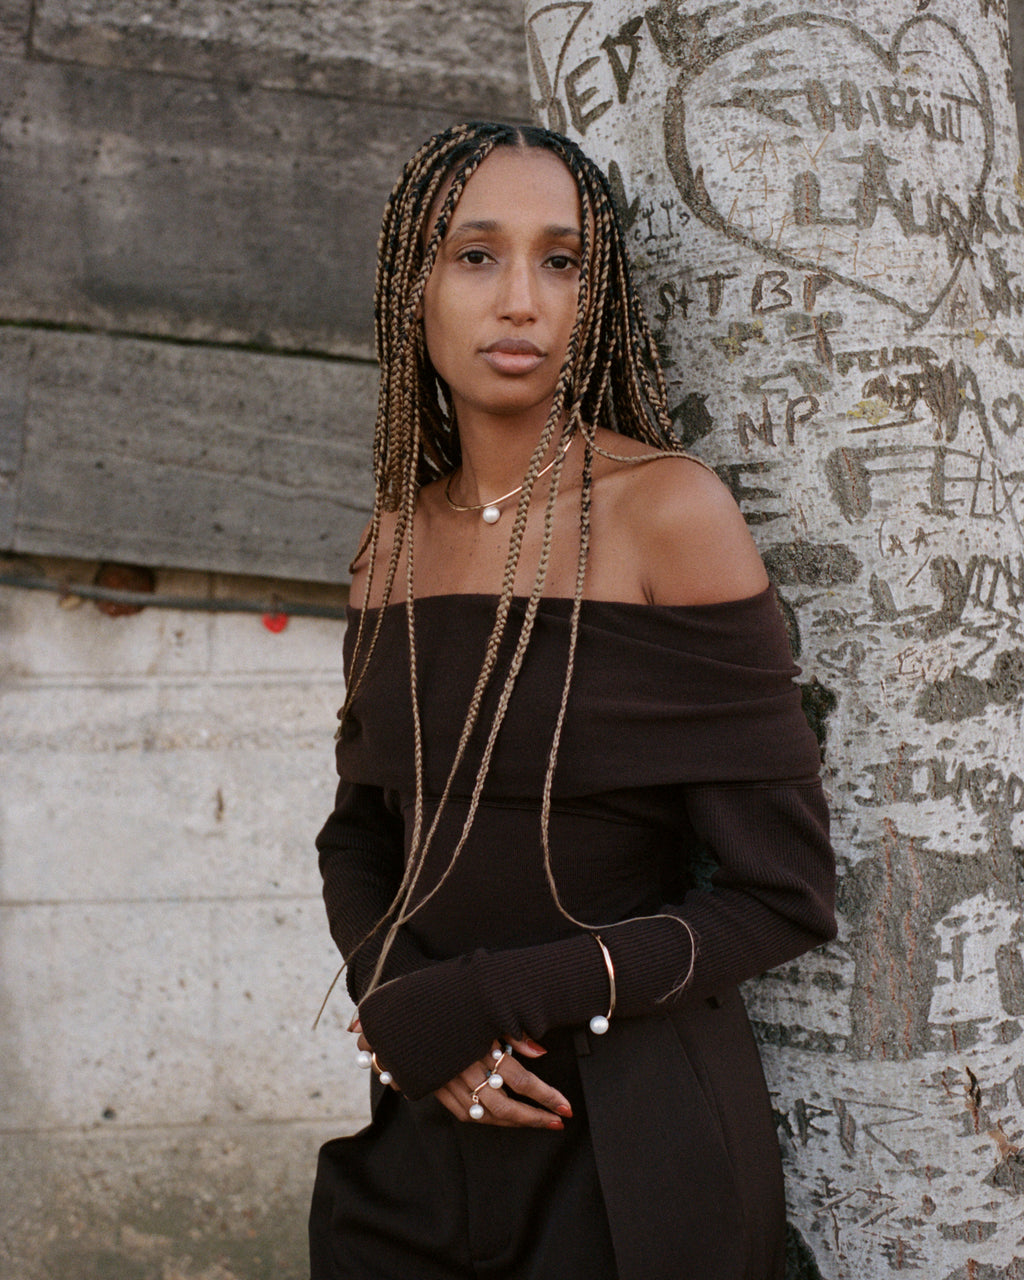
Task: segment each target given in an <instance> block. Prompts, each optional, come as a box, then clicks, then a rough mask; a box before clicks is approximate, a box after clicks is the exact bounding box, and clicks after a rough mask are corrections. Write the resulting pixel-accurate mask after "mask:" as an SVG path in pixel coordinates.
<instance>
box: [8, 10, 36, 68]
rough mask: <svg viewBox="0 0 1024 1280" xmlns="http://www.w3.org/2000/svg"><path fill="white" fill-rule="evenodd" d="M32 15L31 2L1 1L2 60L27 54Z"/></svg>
mask: <svg viewBox="0 0 1024 1280" xmlns="http://www.w3.org/2000/svg"><path fill="white" fill-rule="evenodd" d="M31 13H32V4H31V0H0V58H3V57H21V56H23V55H24V54H25V52H26V49H27V45H28V33H29V25H30V23H31ZM0 74H2V72H0Z"/></svg>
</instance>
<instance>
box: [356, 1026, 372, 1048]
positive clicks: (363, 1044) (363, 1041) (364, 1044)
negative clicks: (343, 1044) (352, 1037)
mask: <svg viewBox="0 0 1024 1280" xmlns="http://www.w3.org/2000/svg"><path fill="white" fill-rule="evenodd" d="M356 1045H357V1047H358V1048H360V1049H366V1050H367V1051H368V1052H371V1053H372V1052H373V1051H372V1049H370V1042H369V1040H367V1038H366V1036H364V1035H363V1033H362V1032H361V1031H360V1033H359V1039H358V1040H357V1041H356Z"/></svg>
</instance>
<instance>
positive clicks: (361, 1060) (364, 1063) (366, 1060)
mask: <svg viewBox="0 0 1024 1280" xmlns="http://www.w3.org/2000/svg"><path fill="white" fill-rule="evenodd" d="M356 1065H357V1066H360V1067H362V1069H363V1070H364V1071H369V1069H370V1068H371V1067H372V1066H373V1054H372V1053H370V1052H369V1051H368V1050H366V1049H360V1051H359V1052H358V1053H357V1054H356Z"/></svg>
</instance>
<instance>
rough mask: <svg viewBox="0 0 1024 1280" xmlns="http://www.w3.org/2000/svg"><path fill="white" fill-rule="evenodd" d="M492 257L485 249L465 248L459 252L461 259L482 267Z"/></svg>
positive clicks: (473, 265) (471, 264) (472, 265)
mask: <svg viewBox="0 0 1024 1280" xmlns="http://www.w3.org/2000/svg"><path fill="white" fill-rule="evenodd" d="M490 258H491V255H490V254H489V253H487V252H486V251H485V250H484V249H464V250H463V251H462V253H460V254H459V261H460V262H468V263H469V265H470V266H471V267H482V266H483V265H484V263H485V262H489V261H490Z"/></svg>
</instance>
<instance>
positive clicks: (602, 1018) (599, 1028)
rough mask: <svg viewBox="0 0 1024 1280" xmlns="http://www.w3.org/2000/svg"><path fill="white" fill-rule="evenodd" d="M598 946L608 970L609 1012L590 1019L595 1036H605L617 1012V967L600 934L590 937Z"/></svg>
mask: <svg viewBox="0 0 1024 1280" xmlns="http://www.w3.org/2000/svg"><path fill="white" fill-rule="evenodd" d="M590 936H591V937H592V938H593V939H594V941H595V942H596V943H597V945H598V946H599V947H600V948H601V955H602V957H603V958H604V967H605V968H606V969H607V970H608V1012H607V1013H595V1014H594V1016H593V1017H592V1018H591V1019H590V1029H591V1031H593V1033H594V1035H595V1036H603V1035H604V1033H605V1032H606V1031H607V1030H608V1026H609V1024H610V1023H611V1020H612V1014H613V1013H614V1012H615V965H614V964H613V963H612V955H611V952H610V951H609V950H608V948H607V947H606V946H605V945H604V939H603V938H602V937H601V935H600V934H599V933H592V934H591V935H590Z"/></svg>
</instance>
